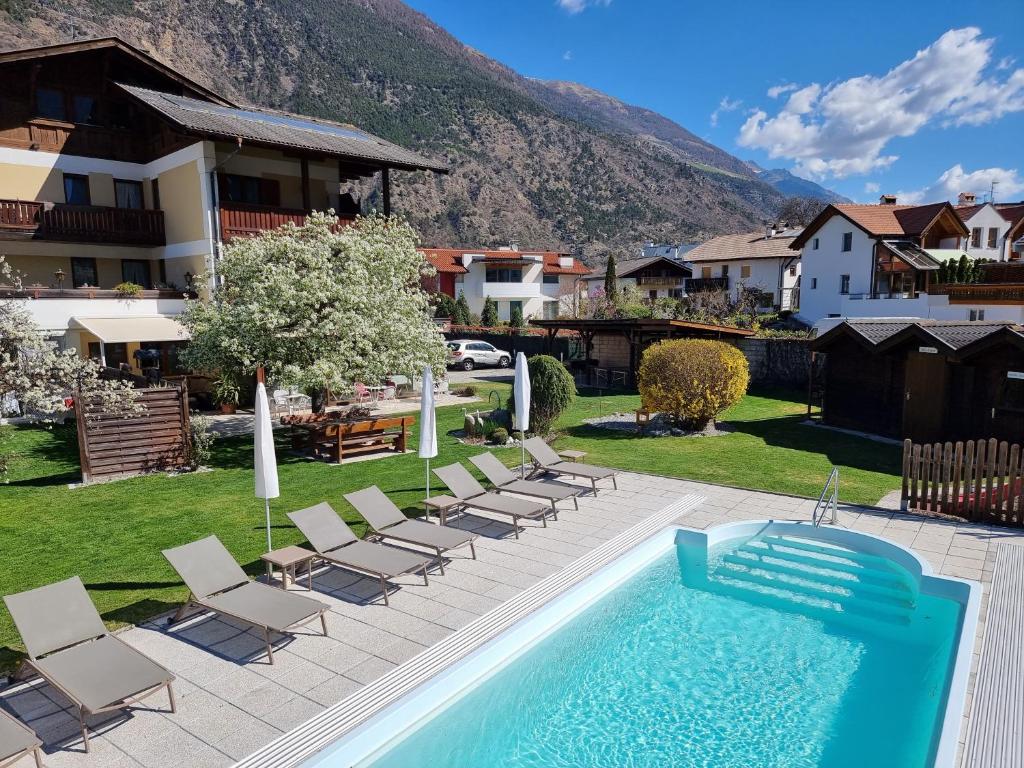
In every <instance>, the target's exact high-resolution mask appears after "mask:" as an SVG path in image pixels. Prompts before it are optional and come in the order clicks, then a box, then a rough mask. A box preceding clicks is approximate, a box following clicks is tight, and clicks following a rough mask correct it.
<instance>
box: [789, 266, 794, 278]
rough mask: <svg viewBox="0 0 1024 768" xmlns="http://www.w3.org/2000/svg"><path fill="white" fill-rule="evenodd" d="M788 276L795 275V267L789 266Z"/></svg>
mask: <svg viewBox="0 0 1024 768" xmlns="http://www.w3.org/2000/svg"><path fill="white" fill-rule="evenodd" d="M789 276H790V277H796V267H790V268H789Z"/></svg>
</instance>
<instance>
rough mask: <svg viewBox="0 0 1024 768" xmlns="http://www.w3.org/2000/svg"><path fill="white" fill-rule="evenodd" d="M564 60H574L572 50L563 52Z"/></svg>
mask: <svg viewBox="0 0 1024 768" xmlns="http://www.w3.org/2000/svg"><path fill="white" fill-rule="evenodd" d="M562 61H572V51H566V52H565V53H563V54H562Z"/></svg>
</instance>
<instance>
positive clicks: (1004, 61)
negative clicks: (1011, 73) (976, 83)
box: [996, 56, 1017, 70]
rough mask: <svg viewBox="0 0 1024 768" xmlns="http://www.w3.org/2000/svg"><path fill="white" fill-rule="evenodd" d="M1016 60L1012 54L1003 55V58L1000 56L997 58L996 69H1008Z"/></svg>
mask: <svg viewBox="0 0 1024 768" xmlns="http://www.w3.org/2000/svg"><path fill="white" fill-rule="evenodd" d="M1016 62H1017V60H1016V59H1015V58H1013V56H1003V58H1001V59H1000V60H999V63H998V64H996V69H998V70H1004V69H1009V68H1010V67H1012V66H1013V65H1014V64H1015V63H1016Z"/></svg>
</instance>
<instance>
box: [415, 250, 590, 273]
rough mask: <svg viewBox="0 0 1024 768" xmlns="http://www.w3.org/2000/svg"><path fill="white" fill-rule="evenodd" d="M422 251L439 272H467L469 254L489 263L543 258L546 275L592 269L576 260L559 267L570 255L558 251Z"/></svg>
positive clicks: (583, 271) (585, 271)
mask: <svg viewBox="0 0 1024 768" xmlns="http://www.w3.org/2000/svg"><path fill="white" fill-rule="evenodd" d="M420 250H421V251H422V252H423V254H424V255H425V256H426V257H427V261H429V262H430V263H431V264H433V265H434V267H435V268H437V271H438V272H455V273H465V272H467V271H468V270H467V269H466V268H465V267H463V266H462V257H463V256H464V255H465V254H467V253H469V254H472V255H474V256H483V257H484V259H486V260H487V261H516V260H519V259H522V257H523V256H542V257H543V258H544V274H545V275H586V274H588V273H589V272H590V269H589V268H588V267H587V266H586V265H585V264H584V263H583V262H582V261H580V260H579V259H576V258H574V259H573V260H572V266H571V267H561V266H559V264H558V260H559V258H560V257H562V256H567V255H568V254H565V253H558V252H557V251H522V250H519V251H511V250H491V249H486V248H484V249H481V248H421V249H420Z"/></svg>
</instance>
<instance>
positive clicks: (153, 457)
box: [75, 385, 189, 483]
mask: <svg viewBox="0 0 1024 768" xmlns="http://www.w3.org/2000/svg"><path fill="white" fill-rule="evenodd" d="M135 397H136V399H137V401H138V402H139V403H141V404H142V406H143V408H144V410H143V411H142V412H141V413H139V414H138V415H135V416H131V417H129V418H124V417H122V416H118V415H116V414H107V413H97V412H96V411H95V410H94V409H95V405H94V404H90V403H88V402H81V401H80V399H79V398H78V397H76V398H75V402H76V407H75V414H76V415H75V418H76V419H77V421H78V453H79V457H80V460H81V464H82V481H83V482H85V483H92V482H97V481H100V480H110V479H112V478H115V477H126V476H129V475H137V474H141V473H143V472H151V471H155V470H166V469H175V468H178V467H182V466H184V465H185V463H186V462H187V461H188V444H189V415H188V390H187V389H186V388H185V387H183V386H177V385H174V386H169V387H153V388H150V389H137V390H136V391H135ZM87 414H88V415H87Z"/></svg>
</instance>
